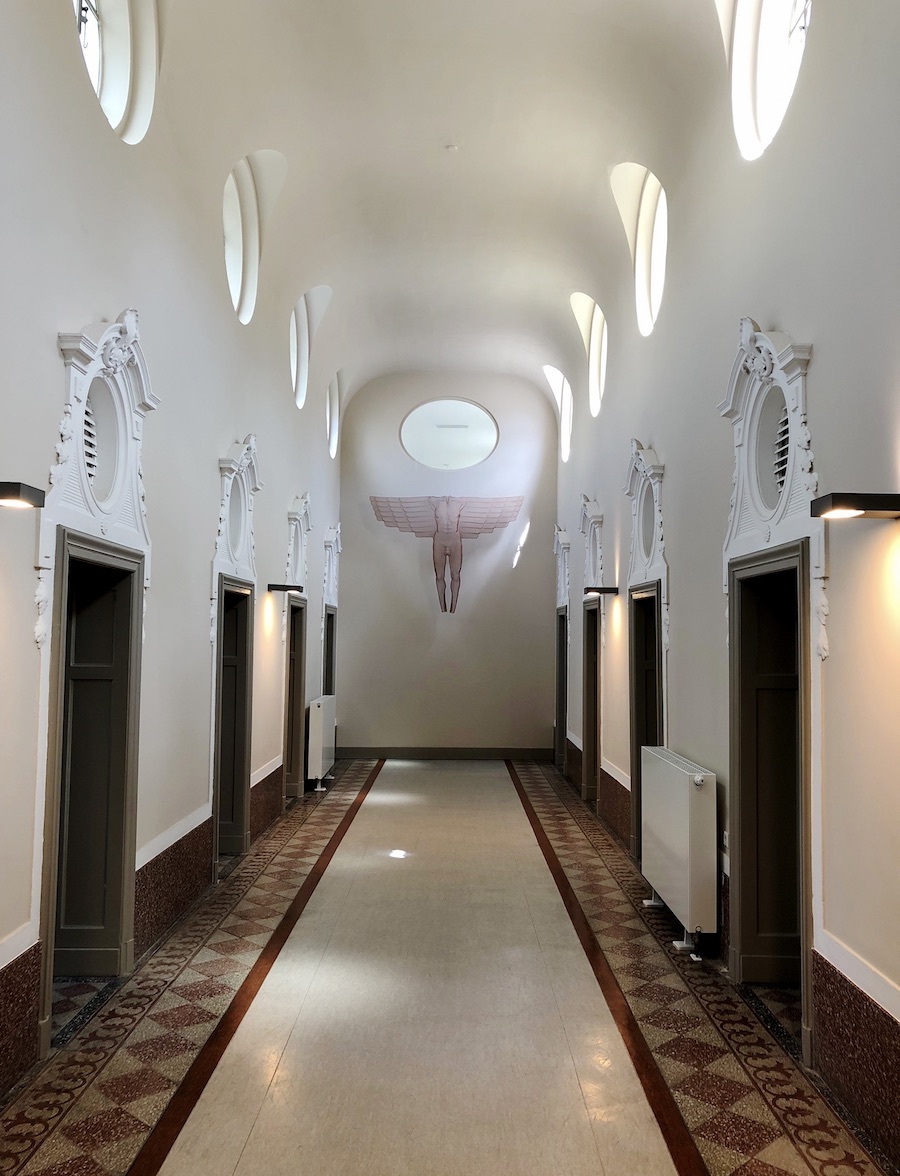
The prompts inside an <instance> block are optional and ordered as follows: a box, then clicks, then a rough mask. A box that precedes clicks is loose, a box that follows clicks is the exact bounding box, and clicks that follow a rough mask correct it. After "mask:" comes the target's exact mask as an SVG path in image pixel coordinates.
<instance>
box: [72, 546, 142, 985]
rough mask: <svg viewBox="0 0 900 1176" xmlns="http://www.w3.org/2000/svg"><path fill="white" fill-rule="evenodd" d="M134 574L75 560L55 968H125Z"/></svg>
mask: <svg viewBox="0 0 900 1176" xmlns="http://www.w3.org/2000/svg"><path fill="white" fill-rule="evenodd" d="M133 584H134V576H133V574H132V573H131V572H124V571H122V570H121V569H118V568H112V567H106V566H103V565H101V564H96V563H91V562H89V561H87V560H80V559H72V560H70V561H69V571H68V586H67V604H66V647H65V667H64V671H63V717H62V757H61V779H60V810H59V865H58V870H57V891H56V929H55V939H54V959H53V968H54V973H55V974H56V975H59V976H92V975H93V976H115V975H117V974H118V973H119V971H120V968H121V966H122V958H121V954H122V939H123V925H122V924H123V896H122V890H123V879H124V874H123V871H124V870H125V869H131V870H132V871H133V868H134V862H133V861H132V862H130V863H128V864H126V863H125V862H124V860H123V857H124V853H123V851H124V844H123V842H124V835H125V834H124V830H125V817H126V793H127V786H128V699H129V674H130V672H131V661H132V650H131V608H132V592H133V591H134V587H133Z"/></svg>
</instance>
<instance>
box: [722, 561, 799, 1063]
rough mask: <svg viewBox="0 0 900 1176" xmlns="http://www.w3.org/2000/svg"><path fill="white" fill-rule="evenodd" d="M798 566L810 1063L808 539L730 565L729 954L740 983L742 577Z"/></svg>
mask: <svg viewBox="0 0 900 1176" xmlns="http://www.w3.org/2000/svg"><path fill="white" fill-rule="evenodd" d="M790 570H794V571H795V572H796V575H797V614H798V615H797V672H798V677H799V691H798V694H799V700H798V701H799V723H800V738H799V749H800V772H799V776H800V779H799V788H800V798H799V799H800V805H799V823H800V830H799V833H800V861H799V863H798V865H799V875H800V1000H801V1009H802V1018H801V1047H802V1051H803V1060H804V1062H805V1063H806V1064H807V1065H810V1064H811V1059H812V1042H813V1029H814V1025H813V1000H812V955H813V902H812V722H811V716H812V674H811V657H812V652H811V651H812V646H811V631H810V630H811V625H810V555H809V540H808V539H806V538H803V539H799V540H797V541H796V542H794V543H787V544H784V545H782V546H779V547H775V548H773V549H772V550H771V551H758V552H754V553H752V554H750V555H745V556H742V557H739V558H736V559H733V560H729V563H728V617H729V620H728V630H729V632H728V647H729V656H728V662H729V672H728V677H729V690H728V693H729V699H728V704H729V705H728V727H729V740H728V742H729V781H730V784H729V798H728V851H729V861H730V869H731V874H730V877H729V888H730V889H729V895H730V898H729V921H730V926H729V955H728V970H729V973H730V975H731V977H732V979H733V980H735V981H736V982H738V983H740V981H741V975H740V959H741V944H742V927H741V886H742V872H743V860H744V856H745V850H746V854H747V856H748V857H749V856H750V854H751V851H752V853H753V856H754V857H755V849H756V847H755V846H754V847H746V846H744V844H743V840H742V830H741V807H742V805H741V800H742V790H743V782H742V780H741V768H740V764H741V755H740V730H741V724H740V707H741V696H740V682H741V648H740V633H741V585H742V582H743V581H744V580H747V579H752V578H755V577H757V576H764V575H768V574H769V573H771V572H781V571H790Z"/></svg>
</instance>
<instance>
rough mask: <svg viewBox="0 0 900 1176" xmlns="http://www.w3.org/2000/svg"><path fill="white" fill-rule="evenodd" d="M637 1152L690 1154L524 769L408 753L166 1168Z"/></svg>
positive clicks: (388, 770)
mask: <svg viewBox="0 0 900 1176" xmlns="http://www.w3.org/2000/svg"><path fill="white" fill-rule="evenodd" d="M401 855H404V856H401ZM626 1170H627V1171H633V1172H641V1173H646V1174H647V1176H655V1174H656V1173H669V1172H674V1170H675V1169H674V1168H673V1166H672V1162H671V1160H670V1159H669V1155H668V1151H667V1149H666V1146H665V1144H664V1142H663V1140H662V1137H661V1135H660V1131H659V1128H658V1127H657V1124H656V1121H655V1119H654V1117H653V1113H652V1111H651V1110H650V1108H649V1106H648V1105H647V1102H646V1099H645V1097H644V1095H643V1091H642V1089H641V1086H640V1083H639V1081H638V1079H637V1076H636V1075H635V1072H634V1069H633V1067H632V1065H631V1063H630V1061H629V1058H628V1055H627V1053H626V1050H625V1047H624V1045H623V1042H622V1039H621V1036H620V1034H619V1033H618V1031H617V1029H616V1026H615V1024H614V1022H613V1020H612V1017H611V1015H610V1013H609V1010H608V1008H607V1006H606V1003H605V1001H604V1000H603V998H602V996H601V994H600V990H599V988H598V986H597V982H596V980H595V979H594V976H593V973H592V971H591V968H590V966H589V964H588V962H587V960H586V958H585V955H584V952H583V951H582V949H581V946H580V944H579V942H578V939H577V937H576V935H575V932H574V930H573V928H572V925H571V923H570V922H569V920H568V918H567V917H566V914H565V910H564V908H563V905H562V902H561V900H560V897H559V894H558V892H557V889H556V886H555V884H554V882H553V879H552V877H551V875H550V872H549V871H548V869H547V866H546V863H545V861H544V858H543V855H542V854H541V852H540V850H539V848H538V846H537V844H536V842H535V838H534V834H533V833H532V830H531V828H530V826H529V824H528V821H527V819H526V816H525V813H524V812H523V809H522V806H521V804H520V803H519V800H518V798H517V797H516V794H515V792H514V790H513V787H512V785H511V783H510V778H509V775H508V773H507V771H506V768H505V767H504V766H503V764H502V763H477V764H471V765H461V764H453V763H411V762H408V763H404V762H389V763H388V764H387V765H386V766H385V767H384V769H383V770H382V772H381V773H380V775H379V776H378V779H377V780H376V782H375V784H374V786H373V787H372V790H371V792H370V793H369V795H368V796H367V798H366V800H365V801H364V803H363V805H362V807H361V809H360V811H359V814H358V816H357V817H356V818H355V820H354V822H353V824H352V825H351V827H350V829H349V831H348V833H347V835H346V836H345V838H344V840H343V841H342V843H341V846H340V848H339V849H338V851H337V853H336V855H335V857H334V859H333V861H332V862H331V864H330V865H329V866H328V869H327V871H326V873H325V875H324V877H323V879H322V882H321V883H320V884H319V887H318V889H317V890H316V892H315V895H314V897H313V898H312V900H311V901H310V903H309V905H308V906H307V908H306V910H305V911H304V913H303V916H302V917H301V919H300V921H299V922H298V924H297V926H296V927H295V929H294V931H293V933H292V934H291V937H290V939H289V940H288V942H287V944H286V946H285V948H284V949H283V950H282V952H281V954H280V956H279V958H278V961H277V963H276V964H275V966H274V967H273V969H272V971H271V972H270V974H269V976H268V978H267V979H266V981H265V983H264V984H263V987H262V989H261V991H260V993H259V995H258V996H257V997H256V1000H255V1001H254V1004H253V1006H252V1008H251V1010H250V1012H249V1013H248V1014H247V1016H246V1018H245V1019H244V1021H243V1023H242V1025H241V1027H240V1029H239V1030H238V1032H237V1034H236V1036H235V1038H234V1040H233V1042H232V1044H231V1045H230V1047H229V1049H228V1051H227V1053H226V1054H225V1057H224V1059H223V1061H222V1062H221V1063H220V1065H219V1067H218V1069H217V1071H216V1073H215V1075H214V1077H213V1079H212V1081H211V1082H210V1084H209V1086H208V1087H207V1089H206V1091H205V1092H204V1094H203V1096H202V1098H201V1099H200V1102H199V1104H198V1106H197V1108H196V1110H195V1111H194V1112H193V1114H192V1115H191V1118H190V1120H189V1121H188V1123H187V1125H186V1127H185V1129H184V1130H183V1131H182V1133H181V1135H180V1137H179V1139H178V1142H177V1144H176V1146H175V1148H174V1150H173V1152H172V1154H171V1156H170V1158H169V1160H168V1162H167V1163H166V1165H165V1166H164V1168H163V1173H164V1174H165V1176H206V1174H207V1173H209V1174H210V1176H212V1174H213V1173H216V1174H219V1173H223V1172H233V1171H234V1172H236V1173H238V1176H244V1174H246V1176H252V1174H255V1173H258V1172H260V1171H266V1172H270V1173H276V1172H284V1173H298V1174H299V1173H305V1172H310V1173H317V1174H321V1176H324V1174H325V1173H334V1174H337V1173H351V1172H352V1173H358V1174H359V1176H362V1174H364V1173H365V1174H366V1176H369V1174H372V1176H375V1174H379V1176H380V1174H386V1173H409V1174H410V1176H412V1174H416V1176H421V1174H423V1173H441V1174H442V1176H457V1174H458V1176H464V1174H476V1173H477V1174H479V1176H481V1174H483V1176H495V1174H496V1173H500V1172H503V1173H522V1174H525V1173H529V1174H530V1173H534V1174H535V1176H547V1174H548V1173H552V1172H555V1173H561V1174H562V1173H566V1174H568V1176H582V1174H584V1176H588V1174H594V1173H597V1172H598V1171H607V1172H613V1171H626Z"/></svg>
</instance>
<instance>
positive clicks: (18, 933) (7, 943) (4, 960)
mask: <svg viewBox="0 0 900 1176" xmlns="http://www.w3.org/2000/svg"><path fill="white" fill-rule="evenodd" d="M39 941H40V927H39V925H38V923H37V922H36V920H34V919H30V920H29V921H28V922H27V923H23V924H22V925H21V926H20V927H16V929H15V930H14V931H10V933H9V934H8V935H7V936H6V937H5V938H4V939H0V968H5V967H6V965H7V964H11V963H12V962H13V960H16V959H18V958H19V956H20V955H21V954H22V952H23V951H28V949H29V947H34V945H35V944H36V943H38V942H39Z"/></svg>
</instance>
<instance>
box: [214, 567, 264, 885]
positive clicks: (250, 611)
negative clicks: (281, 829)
mask: <svg viewBox="0 0 900 1176" xmlns="http://www.w3.org/2000/svg"><path fill="white" fill-rule="evenodd" d="M226 592H235V593H237V594H239V595H240V596H246V597H247V598H248V603H247V681H246V684H245V688H244V691H245V698H244V714H245V722H244V768H243V769H242V771H241V779H242V780H245V781H246V783H245V785H244V787H243V788H242V790H241V797H242V800H241V808H242V812H241V831H242V834H243V841H244V848H243V850H242V852H243V853H246V852H247V850H248V849H249V848H250V737H251V731H252V701H253V630H254V628H255V620H256V592H255V585H254V584H253V582H252V581H250V580H241V579H238V577H236V576H229V575H228V574H227V573H226V572H219V583H218V585H217V597H218V609H217V613H216V663H215V698H214V705H213V795H212V822H213V839H212V840H213V850H212V863H211V868H212V881H213V882H217V881H218V877H219V869H218V862H219V790H220V786H221V780H220V767H221V765H220V755H219V752H220V743H219V716H220V708H221V701H222V631H223V626H224V623H225V607H224V606H225V593H226Z"/></svg>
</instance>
